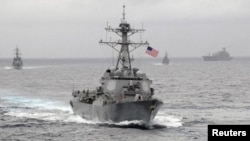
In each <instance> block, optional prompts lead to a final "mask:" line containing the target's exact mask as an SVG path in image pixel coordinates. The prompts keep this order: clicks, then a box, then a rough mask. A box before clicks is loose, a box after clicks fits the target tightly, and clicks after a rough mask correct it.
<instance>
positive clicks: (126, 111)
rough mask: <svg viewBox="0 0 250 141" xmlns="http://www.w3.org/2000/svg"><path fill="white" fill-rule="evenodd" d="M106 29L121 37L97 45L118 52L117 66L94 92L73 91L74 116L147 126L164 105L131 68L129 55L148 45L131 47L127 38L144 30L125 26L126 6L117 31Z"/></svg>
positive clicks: (141, 43) (110, 69)
mask: <svg viewBox="0 0 250 141" xmlns="http://www.w3.org/2000/svg"><path fill="white" fill-rule="evenodd" d="M105 29H106V31H109V32H114V33H116V34H117V35H119V36H120V37H121V40H118V41H117V42H115V41H102V40H100V42H99V43H101V44H106V45H109V46H110V47H112V48H113V49H114V50H116V51H117V52H118V54H119V55H118V59H117V62H116V66H115V67H111V68H108V69H107V70H106V71H105V72H104V75H103V76H102V77H101V79H100V83H101V85H100V86H99V87H97V88H96V89H95V90H73V92H72V99H71V100H70V105H71V107H72V109H73V112H74V114H77V115H80V116H82V117H83V118H85V119H97V120H100V121H111V122H121V121H142V122H144V123H146V124H148V123H150V121H152V120H153V119H154V117H155V115H156V114H157V112H158V110H159V108H160V107H161V106H162V105H163V102H162V101H161V100H158V99H156V98H153V95H154V89H153V88H151V87H150V85H151V84H152V80H150V79H149V78H148V77H147V76H146V74H145V73H142V72H141V71H140V70H139V69H138V68H132V66H131V57H130V53H131V52H132V51H134V50H135V49H137V48H138V47H139V46H145V45H149V44H148V42H147V41H146V42H139V43H134V42H131V41H130V40H129V38H128V37H129V36H131V35H133V34H135V33H138V32H139V33H141V32H143V31H144V29H134V28H131V26H130V24H129V23H127V22H126V20H125V6H123V18H122V19H121V23H120V25H119V27H118V28H111V27H110V26H107V28H105ZM117 45H120V50H118V49H117V48H115V46H117ZM129 45H130V46H131V47H132V48H131V49H130V48H129Z"/></svg>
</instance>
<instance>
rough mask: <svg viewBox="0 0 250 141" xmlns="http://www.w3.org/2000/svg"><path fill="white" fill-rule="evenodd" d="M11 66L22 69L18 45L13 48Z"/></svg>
mask: <svg viewBox="0 0 250 141" xmlns="http://www.w3.org/2000/svg"><path fill="white" fill-rule="evenodd" d="M12 67H13V68H14V69H22V68H23V61H22V58H21V55H20V52H19V49H18V47H17V48H16V50H15V57H14V59H13V62H12Z"/></svg>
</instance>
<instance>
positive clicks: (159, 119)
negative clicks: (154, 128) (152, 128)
mask: <svg viewBox="0 0 250 141" xmlns="http://www.w3.org/2000/svg"><path fill="white" fill-rule="evenodd" d="M181 120H182V118H181V117H177V116H174V115H165V114H161V113H159V114H158V115H156V116H155V119H154V120H153V124H159V125H164V126H167V127H180V126H182V121H181Z"/></svg>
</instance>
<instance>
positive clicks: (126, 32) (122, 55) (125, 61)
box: [99, 5, 149, 70]
mask: <svg viewBox="0 0 250 141" xmlns="http://www.w3.org/2000/svg"><path fill="white" fill-rule="evenodd" d="M105 30H106V31H107V32H114V33H116V34H117V35H118V36H120V37H121V38H122V40H118V41H102V40H101V41H99V43H101V44H106V45H108V46H110V47H111V48H113V49H114V50H115V51H117V52H118V59H117V63H116V69H118V68H119V64H121V66H122V69H129V70H131V69H132V67H131V57H130V53H131V52H132V51H134V50H135V49H137V48H138V47H140V46H144V45H149V43H148V42H147V41H146V42H142V41H141V42H139V43H133V42H131V41H130V40H129V38H128V37H130V36H131V35H133V34H135V33H137V32H140V33H141V32H143V31H145V30H144V29H133V28H131V27H130V24H129V23H127V22H126V19H125V5H123V13H122V19H121V23H120V25H119V27H118V28H111V27H110V26H108V27H107V28H105ZM117 45H121V48H120V50H118V49H117V48H115V47H116V46H117ZM129 45H130V46H131V47H132V49H131V50H129Z"/></svg>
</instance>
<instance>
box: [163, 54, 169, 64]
mask: <svg viewBox="0 0 250 141" xmlns="http://www.w3.org/2000/svg"><path fill="white" fill-rule="evenodd" d="M162 64H166V65H167V64H169V58H168V53H167V52H166V53H165V56H164V57H163V59H162Z"/></svg>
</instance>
